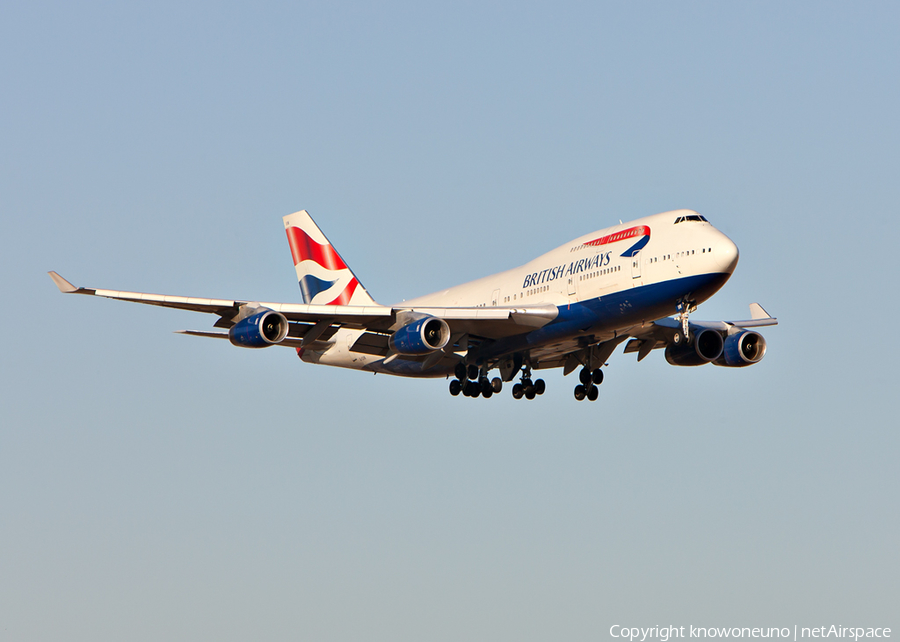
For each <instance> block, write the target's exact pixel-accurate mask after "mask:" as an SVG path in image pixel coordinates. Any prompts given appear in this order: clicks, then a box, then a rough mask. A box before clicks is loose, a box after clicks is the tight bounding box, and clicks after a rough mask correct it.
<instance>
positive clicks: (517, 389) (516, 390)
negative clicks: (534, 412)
mask: <svg viewBox="0 0 900 642" xmlns="http://www.w3.org/2000/svg"><path fill="white" fill-rule="evenodd" d="M524 394H525V390H523V389H522V384H521V383H517V384H516V385H514V386H513V399H521V398H522V395H524Z"/></svg>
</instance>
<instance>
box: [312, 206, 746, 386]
mask: <svg viewBox="0 0 900 642" xmlns="http://www.w3.org/2000/svg"><path fill="white" fill-rule="evenodd" d="M628 252H631V255H629V254H628ZM623 254H624V255H623ZM737 260H738V249H737V247H736V246H735V244H734V243H733V242H732V241H731V239H729V238H728V237H727V236H725V235H724V234H723V233H722V232H720V231H719V230H717V229H716V228H715V227H713V226H712V225H711V224H710V223H709V222H707V221H706V220H705V219H703V218H702V217H700V216H699V215H698V214H697V213H696V212H693V211H690V210H678V211H673V212H666V213H663V214H656V215H654V216H648V217H645V218H640V219H637V220H634V221H630V222H627V223H621V224H619V225H615V226H613V227H609V228H606V229H603V230H599V231H597V232H593V233H591V234H585V235H584V236H581V237H579V238H577V239H574V240H573V241H571V242H569V243H566V244H565V245H562V246H560V247H558V248H556V249H554V250H552V251H550V252H547V253H546V254H543V255H541V256H539V257H537V258H535V259H533V260H532V261H529V262H528V263H526V264H524V265H522V266H520V267H517V268H513V269H511V270H506V271H505V272H500V273H498V274H492V275H490V276H486V277H484V278H481V279H477V280H475V281H470V282H468V283H463V284H461V285H456V286H453V287H451V288H448V289H446V290H442V291H440V292H434V293H432V294H428V295H426V296H422V297H418V298H415V299H411V300H407V301H404V302H403V303H401V304H398V305H396V306H394V308H396V309H398V310H402V309H405V308H413V307H417V308H421V307H437V308H440V307H448V308H449V307H495V308H496V307H499V308H522V307H532V306H556V307H557V308H558V309H559V316H558V317H557V319H555V320H554V321H553V322H552V323H550V324H549V325H547V326H544V327H542V328H540V329H539V330H534V331H529V330H528V329H523V332H522V333H521V335H516V336H515V337H510V338H509V339H508V340H506V341H505V342H501V343H500V344H498V345H497V346H496V347H495V349H494V352H493V353H491V354H492V355H493V356H498V355H500V354H503V353H511V352H515V351H522V350H528V351H530V352H533V353H534V354H539V353H540V350H541V347H542V346H543V345H549V344H554V345H557V346H559V345H561V344H562V343H563V342H566V341H574V340H575V339H577V337H578V336H579V335H583V334H585V333H594V336H598V337H599V336H612V335H614V334H615V332H616V331H617V330H621V329H625V328H628V327H633V326H634V325H635V324H638V323H644V322H649V321H653V320H656V319H659V318H662V317H665V316H670V315H672V314H675V313H676V306H677V304H678V302H679V301H681V300H685V301H690V302H691V303H694V304H696V303H700V302H702V301H704V300H706V299H708V298H709V297H710V296H712V294H713V293H715V291H716V290H718V289H719V288H720V287H721V286H722V285H723V284H724V283H725V281H726V280H727V279H728V277H729V276H730V275H731V273H732V272H733V271H734V268H735V266H736V265H737ZM361 332H362V331H361V330H351V329H346V328H345V329H341V330H339V331H338V332H337V333H336V334H335V335H334V337H333V339H332V344H331V345H330V346H329V347H328V348H327V349H325V350H322V351H309V352H307V353H305V354H304V355H303V356H302V358H303V359H304V361H311V362H315V363H322V364H329V365H335V366H341V367H348V368H356V369H363V368H367V369H373V370H376V371H391V369H390V368H389V367H380V362H382V361H383V359H384V357H382V356H378V355H369V354H361V353H357V352H352V351H351V350H350V346H352V345H353V343H354V341H355V340H356V339H357V338H358V337H359V335H360V334H361ZM394 374H409V375H410V376H443V375H444V374H446V372H445V370H441V369H432V371H429V372H427V373H426V372H422V373H416V372H402V371H400V372H394Z"/></svg>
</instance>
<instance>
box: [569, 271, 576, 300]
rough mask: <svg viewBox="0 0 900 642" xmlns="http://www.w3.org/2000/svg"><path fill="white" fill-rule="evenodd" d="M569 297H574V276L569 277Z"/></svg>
mask: <svg viewBox="0 0 900 642" xmlns="http://www.w3.org/2000/svg"><path fill="white" fill-rule="evenodd" d="M569 296H575V275H574V274H572V275H571V276H569Z"/></svg>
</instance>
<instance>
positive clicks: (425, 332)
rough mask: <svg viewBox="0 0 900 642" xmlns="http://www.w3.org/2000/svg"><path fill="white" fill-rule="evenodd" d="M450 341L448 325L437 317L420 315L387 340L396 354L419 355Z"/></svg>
mask: <svg viewBox="0 0 900 642" xmlns="http://www.w3.org/2000/svg"><path fill="white" fill-rule="evenodd" d="M449 341H450V326H449V325H447V322H446V321H444V320H443V319H438V318H437V317H422V318H421V319H417V320H415V321H413V322H412V323H407V324H406V325H405V326H403V327H402V328H400V329H399V330H397V331H396V332H394V334H392V335H391V338H390V339H389V341H388V345H389V347H390V349H391V350H392V351H393V352H395V353H396V354H405V355H420V354H428V353H430V352H434V351H435V350H440V349H442V348H443V347H444V346H446V345H447V343H449Z"/></svg>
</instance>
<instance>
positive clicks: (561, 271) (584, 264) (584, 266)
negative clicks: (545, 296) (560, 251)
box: [522, 252, 612, 289]
mask: <svg viewBox="0 0 900 642" xmlns="http://www.w3.org/2000/svg"><path fill="white" fill-rule="evenodd" d="M611 254H612V252H605V253H602V252H601V253H600V254H595V255H594V256H593V257H592V258H588V259H581V260H580V261H572V262H571V263H569V265H568V266H566V264H565V263H563V264H562V265H558V266H557V267H553V268H547V269H546V270H544V271H543V272H535V273H533V274H529V275H527V276H526V277H525V283H523V284H522V288H523V289H525V288H530V287H531V286H533V285H540V284H541V283H547V282H548V281H553V280H554V279H559V278H562V277H564V276H569V275H570V274H578V273H579V272H584V271H585V270H590V269H592V268H598V267H604V266H606V265H609V257H610V255H611Z"/></svg>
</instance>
